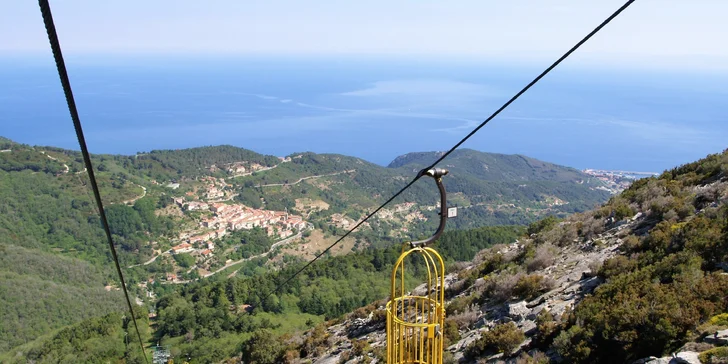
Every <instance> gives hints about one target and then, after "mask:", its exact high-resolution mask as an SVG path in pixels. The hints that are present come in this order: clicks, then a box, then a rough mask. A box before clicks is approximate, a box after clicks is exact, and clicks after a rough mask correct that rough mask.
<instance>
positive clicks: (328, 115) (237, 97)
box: [0, 55, 728, 171]
mask: <svg viewBox="0 0 728 364" xmlns="http://www.w3.org/2000/svg"><path fill="white" fill-rule="evenodd" d="M67 65H68V67H69V74H70V77H71V83H72V85H73V90H74V94H75V96H76V100H77V104H78V109H79V112H80V114H81V120H82V123H83V125H84V129H85V133H86V138H87V141H88V145H89V148H90V149H91V151H92V152H94V153H122V154H133V153H136V152H140V151H148V150H152V149H167V148H171V149H175V148H187V147H195V146H202V145H218V144H232V145H236V146H240V147H244V148H248V149H252V150H254V151H257V152H261V153H266V154H275V155H279V156H280V155H286V154H290V153H293V152H298V151H313V152H326V153H341V154H347V155H353V156H357V157H361V158H364V159H366V160H369V161H372V162H375V163H378V164H384V165H386V164H387V163H389V162H390V161H391V160H392V159H393V158H394V157H396V156H397V155H400V154H404V153H407V152H412V151H428V150H445V149H447V148H449V147H450V146H451V145H452V144H454V143H455V142H457V141H458V140H459V139H460V138H461V137H463V136H464V135H466V134H467V133H468V132H469V131H470V130H471V129H472V128H473V127H474V126H475V125H477V123H479V122H480V121H482V120H483V119H484V118H485V117H487V116H488V115H489V114H490V113H492V112H493V111H494V110H495V109H496V108H497V107H498V106H500V105H501V104H502V103H503V102H505V101H506V100H507V99H508V98H510V97H511V96H512V95H513V94H514V93H515V92H517V91H518V90H519V89H520V88H521V87H523V86H524V85H525V84H526V83H527V82H528V81H530V79H531V78H533V77H534V76H535V75H537V74H538V72H540V69H539V68H538V67H508V66H503V65H493V64H476V63H475V62H462V61H444V60H437V61H435V60H433V61H423V60H421V59H411V60H406V59H383V58H377V59H375V58H368V59H357V58H354V57H339V58H294V57H268V58H264V57H239V58H226V59H213V58H205V59H202V58H198V59H194V58H182V59H180V58H174V57H156V58H151V57H150V58H143V57H137V58H132V57H126V58H115V59H112V58H99V57H96V58H93V59H91V58H84V57H69V58H68V59H67ZM0 66H2V67H0V135H2V136H5V137H9V138H11V139H14V140H16V141H19V142H23V143H28V144H34V145H52V146H59V147H64V148H70V149H78V145H77V142H76V139H75V135H74V133H73V128H72V124H71V121H70V117H69V114H68V109H67V107H66V105H65V100H64V98H63V92H62V90H61V87H60V83H59V81H58V76H57V74H56V70H55V66H54V65H53V64H52V60H51V56H50V55H48V56H47V57H46V58H28V59H23V58H12V59H11V58H5V59H2V60H0ZM726 81H728V78H726V77H725V76H716V75H705V74H689V73H679V74H678V73H663V74H658V73H651V72H634V71H617V70H612V71H605V70H589V69H583V68H582V69H575V68H574V67H570V66H569V63H568V62H566V63H565V64H563V65H562V66H561V68H558V69H557V70H556V71H554V72H553V73H552V74H550V75H549V76H547V77H546V78H544V79H543V80H542V81H541V83H539V84H538V85H536V86H535V87H534V88H533V89H532V90H531V91H529V92H528V93H526V94H525V95H524V96H523V97H522V98H521V99H519V100H518V101H516V102H515V103H514V104H513V105H512V106H511V107H510V108H509V109H507V110H506V111H504V112H503V113H502V114H501V115H500V116H499V117H498V118H496V119H495V120H493V121H492V122H491V123H490V124H488V125H487V126H486V127H484V128H483V129H482V130H481V131H480V132H479V133H478V134H476V136H475V137H473V138H472V139H471V141H469V142H468V143H466V144H465V145H464V147H467V148H473V149H477V150H482V151H487V152H498V153H509V154H510V153H519V154H525V155H528V156H531V157H535V158H539V159H543V160H546V161H550V162H555V163H559V164H563V165H568V166H573V167H576V168H601V169H623V170H634V171H661V170H663V169H665V168H669V167H671V166H674V165H677V164H681V163H685V162H689V161H692V160H695V159H698V158H700V157H703V156H704V155H706V154H709V153H715V152H719V151H722V150H723V149H725V148H726V147H728V144H727V143H726V142H725V141H726V140H728V123H726V120H728V110H727V109H726V108H725V100H727V99H728V86H726V85H727V84H728V83H726Z"/></svg>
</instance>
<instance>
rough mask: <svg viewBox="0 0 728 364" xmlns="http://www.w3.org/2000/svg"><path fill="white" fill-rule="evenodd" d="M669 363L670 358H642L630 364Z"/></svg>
mask: <svg viewBox="0 0 728 364" xmlns="http://www.w3.org/2000/svg"><path fill="white" fill-rule="evenodd" d="M669 363H670V358H657V357H654V356H650V357H647V358H642V359H639V360H635V361H633V362H632V364H669Z"/></svg>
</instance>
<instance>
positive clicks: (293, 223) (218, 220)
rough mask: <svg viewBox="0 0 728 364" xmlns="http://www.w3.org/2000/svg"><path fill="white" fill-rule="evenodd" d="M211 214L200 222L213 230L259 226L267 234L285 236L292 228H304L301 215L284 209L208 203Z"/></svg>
mask: <svg viewBox="0 0 728 364" xmlns="http://www.w3.org/2000/svg"><path fill="white" fill-rule="evenodd" d="M209 208H210V211H212V212H213V215H212V216H210V217H207V218H205V219H203V220H202V221H201V222H200V224H201V225H202V226H203V227H206V228H208V229H215V231H225V230H227V231H236V230H241V229H246V230H247V229H252V228H255V227H259V228H262V229H265V230H266V232H267V233H268V235H269V236H273V235H277V236H278V237H280V238H286V237H289V236H291V235H293V230H294V229H297V230H302V229H304V228H306V222H305V221H303V218H302V217H301V216H297V215H291V214H289V213H288V212H285V211H270V210H259V209H253V208H250V207H247V206H245V205H227V204H223V203H214V204H211V205H210V207H209Z"/></svg>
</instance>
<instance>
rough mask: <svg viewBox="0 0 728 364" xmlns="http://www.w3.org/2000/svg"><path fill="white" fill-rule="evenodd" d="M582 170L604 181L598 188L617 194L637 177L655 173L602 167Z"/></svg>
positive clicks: (649, 175)
mask: <svg viewBox="0 0 728 364" xmlns="http://www.w3.org/2000/svg"><path fill="white" fill-rule="evenodd" d="M582 172H584V173H586V174H588V175H590V176H593V177H595V178H597V179H598V180H600V181H602V182H603V183H604V186H600V187H598V188H601V189H604V190H605V191H609V193H611V194H617V193H620V192H622V191H624V190H625V189H627V188H628V187H629V186H630V185H631V184H632V182H634V181H635V180H637V179H640V178H645V177H651V176H655V175H657V173H654V172H633V171H611V170H602V169H585V170H582Z"/></svg>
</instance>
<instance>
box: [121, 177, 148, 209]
mask: <svg viewBox="0 0 728 364" xmlns="http://www.w3.org/2000/svg"><path fill="white" fill-rule="evenodd" d="M129 183H132V184H135V185H137V184H136V183H134V182H129ZM137 186H139V187H141V188H142V194H141V195H139V196H137V197H134V198H132V199H131V200H126V201H124V202H122V203H123V204H129V205H132V204H134V202H136V201H137V200H138V199H140V198H142V197H144V196H146V195H147V188H146V187H144V186H142V185H137Z"/></svg>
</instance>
